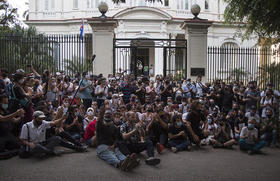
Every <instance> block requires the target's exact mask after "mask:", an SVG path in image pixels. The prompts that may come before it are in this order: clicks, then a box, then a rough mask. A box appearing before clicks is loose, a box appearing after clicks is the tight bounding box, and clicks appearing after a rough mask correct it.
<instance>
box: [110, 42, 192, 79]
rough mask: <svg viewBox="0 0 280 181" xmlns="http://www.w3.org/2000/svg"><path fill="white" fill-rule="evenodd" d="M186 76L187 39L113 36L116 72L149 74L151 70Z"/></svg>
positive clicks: (114, 71) (136, 74)
mask: <svg viewBox="0 0 280 181" xmlns="http://www.w3.org/2000/svg"><path fill="white" fill-rule="evenodd" d="M151 70H153V73H162V74H163V76H164V77H165V76H167V75H169V74H172V75H174V76H175V78H176V77H177V78H178V79H181V78H185V77H186V76H187V71H186V70H187V40H184V39H114V41H113V73H114V74H115V73H127V74H134V75H135V76H136V77H137V76H141V75H144V76H148V75H149V73H151V72H150V71H151Z"/></svg>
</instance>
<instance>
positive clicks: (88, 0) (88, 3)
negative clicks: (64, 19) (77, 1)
mask: <svg viewBox="0 0 280 181" xmlns="http://www.w3.org/2000/svg"><path fill="white" fill-rule="evenodd" d="M87 8H90V0H87Z"/></svg>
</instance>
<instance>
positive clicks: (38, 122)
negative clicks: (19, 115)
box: [35, 120, 43, 126]
mask: <svg viewBox="0 0 280 181" xmlns="http://www.w3.org/2000/svg"><path fill="white" fill-rule="evenodd" d="M35 122H36V124H37V125H38V126H40V125H41V124H42V122H43V121H38V120H35Z"/></svg>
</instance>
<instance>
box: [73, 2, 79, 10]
mask: <svg viewBox="0 0 280 181" xmlns="http://www.w3.org/2000/svg"><path fill="white" fill-rule="evenodd" d="M73 8H74V9H78V8H79V4H78V0H73Z"/></svg>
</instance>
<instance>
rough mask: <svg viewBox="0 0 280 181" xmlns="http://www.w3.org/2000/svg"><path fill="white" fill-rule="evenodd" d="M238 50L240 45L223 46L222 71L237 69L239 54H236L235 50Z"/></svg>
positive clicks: (227, 43) (224, 44) (232, 43)
mask: <svg viewBox="0 0 280 181" xmlns="http://www.w3.org/2000/svg"><path fill="white" fill-rule="evenodd" d="M236 48H238V45H237V44H236V43H234V42H226V43H223V44H222V46H221V51H220V53H221V54H220V59H221V65H220V66H221V67H220V68H222V69H224V70H225V69H227V70H230V69H233V68H235V67H236V63H237V62H236V61H237V58H238V57H237V54H236V53H234V52H235V49H236Z"/></svg>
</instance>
